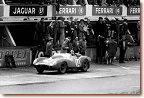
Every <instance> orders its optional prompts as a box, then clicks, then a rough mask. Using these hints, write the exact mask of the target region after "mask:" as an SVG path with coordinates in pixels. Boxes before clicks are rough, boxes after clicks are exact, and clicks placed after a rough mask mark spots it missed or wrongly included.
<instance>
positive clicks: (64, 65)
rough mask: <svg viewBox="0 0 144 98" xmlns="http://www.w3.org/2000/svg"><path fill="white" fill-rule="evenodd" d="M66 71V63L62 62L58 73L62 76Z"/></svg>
mask: <svg viewBox="0 0 144 98" xmlns="http://www.w3.org/2000/svg"><path fill="white" fill-rule="evenodd" d="M66 71H67V63H66V62H63V63H62V64H61V65H60V68H59V69H58V72H59V73H60V74H64V73H65V72H66Z"/></svg>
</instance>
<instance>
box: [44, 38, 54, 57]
mask: <svg viewBox="0 0 144 98" xmlns="http://www.w3.org/2000/svg"><path fill="white" fill-rule="evenodd" d="M52 49H53V38H51V37H49V38H48V40H47V43H46V51H45V56H46V57H51V56H52Z"/></svg>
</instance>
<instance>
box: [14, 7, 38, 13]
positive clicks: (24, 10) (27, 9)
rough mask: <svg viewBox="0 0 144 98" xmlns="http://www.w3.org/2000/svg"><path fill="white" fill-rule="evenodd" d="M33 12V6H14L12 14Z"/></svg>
mask: <svg viewBox="0 0 144 98" xmlns="http://www.w3.org/2000/svg"><path fill="white" fill-rule="evenodd" d="M35 13H36V9H35V8H24V7H22V8H20V7H16V8H15V10H14V11H13V14H35Z"/></svg>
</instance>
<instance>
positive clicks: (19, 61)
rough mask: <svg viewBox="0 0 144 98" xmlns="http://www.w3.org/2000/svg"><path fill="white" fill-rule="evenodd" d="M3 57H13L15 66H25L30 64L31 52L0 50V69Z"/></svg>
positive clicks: (24, 50)
mask: <svg viewBox="0 0 144 98" xmlns="http://www.w3.org/2000/svg"><path fill="white" fill-rule="evenodd" d="M5 55H13V57H14V60H15V63H16V66H25V65H30V64H31V51H30V49H28V48H27V49H26V48H13V47H12V48H1V49H0V67H4V62H5V60H4V58H5Z"/></svg>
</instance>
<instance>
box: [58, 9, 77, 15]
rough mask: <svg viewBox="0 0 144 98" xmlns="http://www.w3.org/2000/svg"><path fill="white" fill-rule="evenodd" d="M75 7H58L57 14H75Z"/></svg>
mask: <svg viewBox="0 0 144 98" xmlns="http://www.w3.org/2000/svg"><path fill="white" fill-rule="evenodd" d="M76 12H77V11H76V8H60V9H59V12H58V13H59V14H76Z"/></svg>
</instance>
